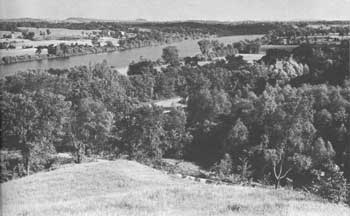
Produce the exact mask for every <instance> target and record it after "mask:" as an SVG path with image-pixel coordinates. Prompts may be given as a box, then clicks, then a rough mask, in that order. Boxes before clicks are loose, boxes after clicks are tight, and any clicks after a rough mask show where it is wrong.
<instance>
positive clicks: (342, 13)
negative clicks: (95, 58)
mask: <svg viewBox="0 0 350 216" xmlns="http://www.w3.org/2000/svg"><path fill="white" fill-rule="evenodd" d="M22 17H31V18H48V19H65V18H68V17H85V18H99V19H113V20H134V19H139V18H142V19H147V20H150V21H171V20H189V19H194V20H220V21H242V20H258V21H259V20H310V19H312V20H315V19H318V20H319V19H322V20H335V19H337V20H350V0H0V18H22Z"/></svg>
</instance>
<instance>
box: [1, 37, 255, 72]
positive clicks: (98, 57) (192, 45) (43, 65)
mask: <svg viewBox="0 0 350 216" xmlns="http://www.w3.org/2000/svg"><path fill="white" fill-rule="evenodd" d="M261 36H262V35H240V36H228V37H220V38H214V39H216V40H219V41H220V42H222V43H224V44H228V43H233V42H237V41H241V40H245V39H248V40H252V39H256V38H258V37H261ZM197 42H198V40H186V41H182V42H179V43H174V44H172V45H174V46H176V47H177V48H178V50H179V54H180V56H181V57H185V56H193V55H195V54H198V53H200V50H199V47H198V44H197ZM166 46H169V45H163V46H154V47H144V48H139V49H132V50H126V51H122V52H113V53H100V54H93V55H84V56H74V57H70V58H63V59H51V60H42V61H31V62H22V63H16V64H10V65H1V66H0V71H1V75H0V76H1V77H3V76H6V75H9V74H13V73H15V72H17V71H25V70H27V69H42V70H45V69H49V68H70V67H74V66H77V65H88V64H90V63H91V64H94V63H98V62H102V61H103V60H107V62H108V63H109V64H110V65H111V66H114V67H116V68H123V67H127V66H128V65H129V64H130V62H132V61H138V60H139V59H140V57H141V56H142V57H143V58H146V59H150V60H156V59H158V58H160V56H161V54H162V49H163V48H164V47H166Z"/></svg>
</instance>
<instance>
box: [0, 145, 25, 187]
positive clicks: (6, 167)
mask: <svg viewBox="0 0 350 216" xmlns="http://www.w3.org/2000/svg"><path fill="white" fill-rule="evenodd" d="M0 158H1V161H0V162H1V176H0V182H6V181H9V180H11V179H14V178H18V177H21V176H24V175H25V169H24V164H23V157H22V154H21V153H20V152H19V151H1V152H0Z"/></svg>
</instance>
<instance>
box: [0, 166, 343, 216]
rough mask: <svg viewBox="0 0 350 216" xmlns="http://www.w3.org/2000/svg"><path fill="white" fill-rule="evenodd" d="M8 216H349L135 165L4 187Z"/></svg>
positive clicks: (39, 177) (315, 202)
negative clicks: (181, 177)
mask: <svg viewBox="0 0 350 216" xmlns="http://www.w3.org/2000/svg"><path fill="white" fill-rule="evenodd" d="M1 193H2V194H1V196H2V208H1V209H2V211H3V215H4V216H7V215H16V216H17V215H22V216H24V215H26V216H29V215H33V216H34V215H35V216H40V215H45V216H46V215H68V216H69V215H77V216H83V215H84V216H96V215H101V216H102V215H103V216H108V215H118V216H121V215H131V216H133V215H134V216H139V215H140V216H142V215H164V216H165V215H166V216H168V215H170V216H172V215H200V216H203V215H244V216H250V215H276V216H277V215H278V216H283V215H306V216H307V215H315V216H316V215H317V216H318V215H327V216H328V215H334V216H337V215H344V216H345V215H350V209H349V208H347V207H345V206H342V205H336V204H330V203H327V202H324V201H322V200H320V199H318V198H316V197H314V196H312V195H307V194H305V193H298V192H293V191H288V190H284V189H280V190H273V189H263V188H250V187H242V186H228V185H208V184H203V183H198V182H192V181H188V180H184V179H179V178H176V177H173V176H169V175H166V174H165V173H163V172H161V171H158V170H154V169H152V168H149V167H147V166H144V165H141V164H139V163H136V162H133V161H126V160H118V161H102V162H94V163H87V164H79V165H73V166H70V167H64V168H60V169H57V170H54V171H51V172H46V173H38V174H35V175H32V176H29V177H25V178H22V179H18V180H13V181H10V182H7V183H4V184H1Z"/></svg>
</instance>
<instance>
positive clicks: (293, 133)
mask: <svg viewBox="0 0 350 216" xmlns="http://www.w3.org/2000/svg"><path fill="white" fill-rule="evenodd" d="M36 25H39V26H40V27H43V26H41V25H44V24H41V23H36ZM45 25H46V26H45V27H63V26H51V25H56V24H50V26H47V25H49V24H45ZM57 25H60V24H57ZM70 25H72V26H75V25H80V24H70ZM84 25H87V26H89V25H94V23H90V24H84ZM104 25H109V24H108V23H104ZM138 25H140V27H147V28H160V29H162V31H170V30H169V29H167V28H168V27H167V24H154V25H155V27H153V24H138ZM187 25H189V26H191V25H195V26H198V28H199V31H202V32H203V33H208V32H209V33H210V32H211V31H212V30H213V31H214V30H215V25H214V26H213V27H208V26H207V27H203V26H202V24H198V23H195V24H193V23H188V24H186V23H181V26H182V27H183V28H185V29H186V26H187ZM252 25H253V26H254V27H252V29H255V30H256V31H255V32H251V31H250V30H249V28H248V29H247V32H245V33H264V31H265V30H260V29H259V28H257V27H256V26H255V25H257V24H252ZM87 26H86V27H85V28H90V27H87ZM175 26H176V25H175ZM204 26H205V25H204ZM65 27H66V28H67V26H65ZM91 28H95V26H92V27H91ZM174 28H175V29H176V28H177V27H174ZM178 28H180V27H178ZM191 28H193V27H191ZM265 28H266V29H269V28H270V27H269V26H266V25H265V26H264V27H263V29H265ZM176 31H180V30H176ZM215 31H216V30H215ZM221 33H222V34H223V35H224V34H226V33H227V34H228V33H229V34H233V33H234V31H231V30H230V28H229V27H228V28H227V30H226V29H225V30H222V31H221ZM202 43H203V42H202ZM199 46H201V47H202V49H201V51H202V54H203V55H206V54H207V49H205V47H204V48H203V44H201V43H199ZM227 52H228V53H227V55H226V57H225V59H224V60H218V61H214V62H212V63H210V64H207V65H203V66H199V65H198V64H197V62H192V61H191V59H187V60H189V61H187V63H186V64H184V63H183V62H182V60H181V59H180V58H179V54H178V51H177V49H176V47H166V48H164V50H163V55H162V59H163V60H162V61H163V63H164V64H166V65H167V66H166V67H164V68H161V69H157V67H156V66H157V65H158V63H157V62H152V61H150V60H142V61H140V62H134V63H132V64H130V66H129V70H128V76H124V75H120V74H119V73H118V72H117V71H115V69H113V68H111V67H110V66H109V65H108V63H107V62H105V61H104V62H102V63H99V64H96V65H88V66H87V65H85V66H79V67H74V68H70V69H49V70H48V71H26V72H19V73H17V74H15V75H11V76H7V77H5V78H4V79H2V80H1V90H2V100H1V112H2V113H1V122H2V129H1V137H2V150H1V162H2V163H1V166H2V167H1V181H8V180H10V179H13V178H17V177H21V176H25V175H29V174H31V173H34V172H38V171H40V170H45V169H50V167H52V166H53V165H54V164H55V163H58V162H57V158H56V157H55V155H56V154H57V153H62V152H69V153H70V154H72V155H73V156H74V159H75V162H76V163H81V162H83V161H84V160H86V159H87V158H89V157H94V156H95V157H102V158H107V159H116V158H120V157H123V158H125V157H126V158H128V159H133V160H137V161H140V162H142V163H145V164H156V163H157V162H159V161H160V160H161V159H162V158H175V159H181V160H186V161H192V162H195V163H197V164H199V165H201V166H202V167H204V168H206V169H207V170H210V171H212V172H215V173H216V175H218V176H220V178H222V179H227V180H230V181H233V182H251V181H255V182H260V183H262V184H266V185H274V186H275V187H276V188H278V187H281V186H285V185H287V184H292V186H293V188H294V189H300V190H305V191H309V192H312V193H315V194H317V195H319V196H321V197H324V198H326V199H328V200H330V201H333V202H344V203H348V204H350V188H349V184H348V183H349V181H350V69H349V61H348V60H349V42H348V41H344V42H342V43H341V44H338V45H332V46H318V45H313V44H303V45H300V46H299V47H298V48H296V49H294V50H293V51H292V53H285V52H283V51H280V50H270V51H268V52H267V54H266V56H264V57H263V58H262V59H261V60H260V61H259V62H256V63H254V64H250V63H247V62H246V61H244V60H243V59H242V57H240V56H237V55H235V53H234V52H233V49H232V47H228V48H227ZM220 55H222V53H221V54H220ZM173 97H181V98H183V101H182V103H183V104H184V106H185V108H182V107H173V108H162V107H160V106H156V105H154V104H153V103H152V102H153V101H155V100H161V99H168V98H173Z"/></svg>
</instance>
